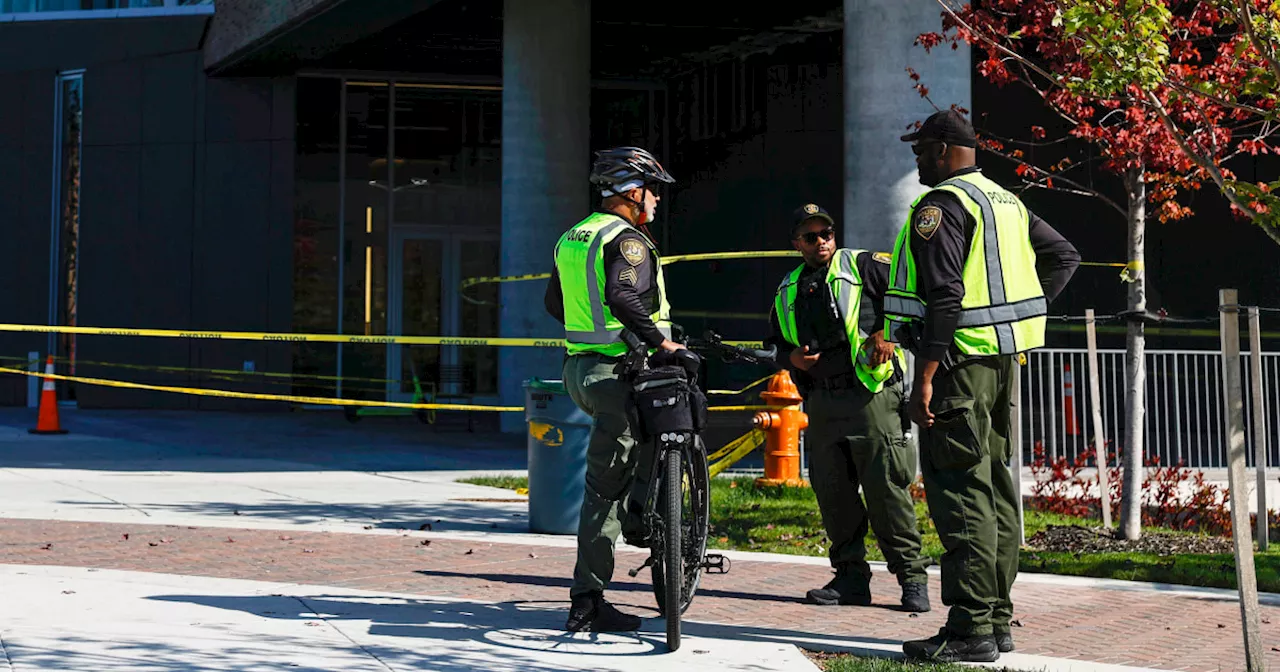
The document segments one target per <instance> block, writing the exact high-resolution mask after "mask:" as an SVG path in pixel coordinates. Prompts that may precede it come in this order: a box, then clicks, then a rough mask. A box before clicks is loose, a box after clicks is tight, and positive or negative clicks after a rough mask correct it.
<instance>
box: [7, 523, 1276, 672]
mask: <svg viewBox="0 0 1280 672" xmlns="http://www.w3.org/2000/svg"><path fill="white" fill-rule="evenodd" d="M126 534H127V535H128V538H127V539H126V538H125V535H126ZM424 540H427V541H430V543H429V545H425V546H424V545H423V544H422V542H423V541H424ZM573 559H574V552H573V550H572V549H571V548H555V547H547V546H530V545H520V544H509V543H489V542H484V541H478V542H470V541H459V540H456V539H439V538H436V539H432V538H431V537H430V533H415V534H413V535H408V536H393V535H372V534H370V535H362V534H341V533H326V532H281V531H264V530H237V529H225V528H208V527H201V528H194V527H178V526H169V525H134V524H128V525H125V524H107V523H75V522H62V521H44V520H17V519H0V563H3V564H41V565H64V566H75V567H95V568H102V569H125V570H140V571H150V572H162V573H168V574H181V575H192V576H208V577H217V578H236V579H260V580H269V581H279V582H298V583H307V584H314V585H327V586H337V587H347V588H357V589H363V590H373V591H393V592H401V593H410V594H422V595H432V596H440V597H458V598H466V599H474V600H483V601H493V602H507V603H522V604H529V603H543V604H544V605H545V604H546V603H559V604H565V606H567V594H568V587H569V578H568V577H569V576H570V575H571V574H572V569H573ZM642 560H643V555H641V554H638V553H624V554H621V555H620V563H619V569H618V570H617V572H616V577H615V583H614V586H613V587H612V588H611V593H610V596H611V599H612V600H613V601H614V602H615V603H617V604H619V605H622V606H624V608H629V610H631V611H633V612H635V613H639V614H641V615H642V616H646V617H654V616H656V615H657V611H656V609H655V607H654V601H653V594H652V591H651V589H650V586H649V583H648V572H647V571H646V572H644V573H641V574H640V575H639V577H637V579H631V578H630V577H628V576H627V575H626V569H629V568H630V567H631V566H633V565H638V564H639V563H640V562H641V561H642ZM829 576H830V572H829V570H827V569H826V568H824V567H820V566H809V565H802V564H792V563H780V562H767V561H754V560H753V561H741V560H739V561H735V562H734V563H733V566H732V571H731V573H729V574H727V575H707V576H705V577H704V579H703V582H702V587H701V589H700V590H699V592H698V597H697V599H696V600H695V602H694V604H693V606H692V607H691V608H690V610H689V611H688V612H687V615H686V618H687V619H689V620H692V621H700V622H703V623H715V624H718V625H719V626H725V631H726V633H732V636H734V637H739V638H751V639H761V640H769V639H776V638H780V637H786V636H803V635H805V634H822V635H835V636H840V635H850V636H856V637H858V638H860V639H863V640H868V639H871V640H879V641H882V642H887V643H896V642H900V641H901V640H903V639H907V638H913V637H916V636H927V635H931V634H933V633H934V632H935V631H936V630H937V628H938V627H939V626H940V625H941V624H942V623H943V621H944V620H945V611H944V609H943V608H942V607H941V604H940V603H941V599H940V595H939V586H938V584H937V577H936V576H934V577H933V582H934V583H933V585H932V586H931V597H932V599H933V602H934V610H933V611H932V612H930V613H928V614H923V615H919V616H912V615H909V614H905V613H902V612H900V611H897V610H895V609H894V607H895V606H896V604H897V595H898V592H897V591H898V589H897V585H896V583H895V582H894V581H893V579H892V577H891V576H889V575H888V574H886V573H884V572H877V573H876V574H875V577H874V582H873V584H872V590H873V592H874V593H875V595H876V604H875V605H873V606H871V607H864V608H859V607H841V608H829V607H828V608H823V607H816V606H812V605H807V604H804V603H802V602H801V601H800V599H799V596H800V595H803V593H804V591H805V590H807V589H808V588H810V587H813V586H817V585H821V584H822V583H824V582H825V581H826V580H827V579H828V578H829ZM1014 599H1015V604H1016V618H1017V619H1018V621H1019V622H1020V623H1021V624H1022V627H1021V628H1017V629H1015V632H1014V636H1015V638H1016V640H1017V645H1018V650H1019V652H1020V653H1028V654H1038V655H1044V656H1054V657H1058V658H1072V659H1076V660H1092V661H1095V662H1101V663H1115V664H1124V665H1135V666H1141V667H1154V668H1162V669H1169V670H1179V669H1181V670H1236V669H1243V647H1242V644H1241V637H1240V634H1239V613H1240V612H1239V607H1238V605H1237V604H1236V602H1234V601H1232V600H1230V599H1228V598H1223V597H1220V596H1217V595H1207V594H1196V595H1188V594H1185V593H1172V592H1162V591H1137V590H1124V589H1114V588H1108V587H1096V586H1088V587H1085V586H1067V585H1052V584H1046V583H1036V582H1033V581H1022V582H1019V583H1018V584H1017V585H1016V586H1015V588H1014ZM1262 614H1263V619H1264V620H1263V626H1262V631H1263V645H1264V647H1266V649H1267V662H1268V665H1269V666H1280V607H1273V606H1264V607H1263V608H1262ZM1272 647H1277V648H1272ZM1080 651H1088V652H1090V653H1088V654H1081V653H1079V652H1080Z"/></svg>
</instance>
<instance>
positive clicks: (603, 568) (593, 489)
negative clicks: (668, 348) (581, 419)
mask: <svg viewBox="0 0 1280 672" xmlns="http://www.w3.org/2000/svg"><path fill="white" fill-rule="evenodd" d="M616 367H617V361H616V360H614V359H612V358H607V357H601V356H600V355H596V354H582V355H572V356H570V357H568V358H567V359H566V360H565V364H564V383H565V388H566V390H567V391H568V392H569V398H571V399H573V403H575V404H577V406H578V408H581V409H582V411H583V412H584V413H586V414H587V415H590V416H591V418H592V427H591V438H590V441H589V443H588V445H587V487H586V493H585V497H583V500H582V513H581V517H580V519H579V521H578V564H577V566H576V567H574V570H573V587H572V588H571V589H570V591H569V595H570V598H573V597H577V596H578V595H582V594H585V593H589V592H592V591H597V590H598V591H603V590H604V589H605V588H607V587H608V585H609V581H610V580H611V579H612V578H613V549H614V544H615V543H616V542H617V540H618V534H619V533H620V532H621V531H622V527H623V525H627V524H634V523H631V522H630V521H629V520H628V517H627V515H626V513H627V508H628V502H629V501H632V500H634V501H636V502H638V503H639V505H640V506H643V503H644V499H645V495H646V494H647V490H648V487H649V472H650V470H651V469H652V468H653V448H652V442H649V443H643V444H642V443H640V442H638V441H637V440H636V438H635V437H636V435H637V432H636V431H635V429H634V428H633V427H632V420H631V418H632V417H633V416H632V415H631V414H630V412H629V409H630V408H631V387H630V386H629V385H627V383H626V382H624V381H623V380H621V379H620V378H619V376H618V374H617V373H616V372H615V371H614V369H615V368H616ZM628 493H630V496H629V497H628V496H627V495H628ZM630 531H631V530H630V529H628V532H630Z"/></svg>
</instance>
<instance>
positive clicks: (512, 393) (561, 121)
mask: <svg viewBox="0 0 1280 672" xmlns="http://www.w3.org/2000/svg"><path fill="white" fill-rule="evenodd" d="M590 101H591V3H590V0H541V1H540V2H528V0H506V4H505V8H504V16H503V35H502V274H503V275H521V274H525V273H545V272H549V271H550V270H551V266H552V254H553V251H554V247H555V242H556V239H557V238H559V237H560V234H561V233H562V232H564V231H565V230H566V229H568V228H569V227H571V226H573V224H575V223H577V222H578V221H579V220H581V219H582V218H583V217H585V216H587V214H588V210H589V208H590V207H591V203H590V200H589V198H588V197H589V195H590V194H589V190H588V188H587V173H588V171H589V170H590V159H591V152H590V148H589V147H588V142H589V140H590V125H589V108H590ZM546 284H547V283H546V281H528V282H512V283H504V284H503V285H502V311H501V327H502V335H503V336H511V337H552V338H560V337H562V336H563V335H564V327H562V326H561V325H560V324H559V323H557V322H556V321H555V320H554V319H552V318H551V317H550V316H548V315H547V314H546V311H545V310H544V308H543V303H542V297H543V292H544V291H545V290H546ZM500 353H501V354H500V356H499V362H500V364H501V372H500V374H499V375H500V378H499V385H500V388H501V393H502V402H503V404H504V405H513V406H519V405H521V404H523V403H524V391H523V389H522V387H521V384H522V383H523V382H524V381H525V380H527V379H529V378H531V377H538V378H542V379H559V378H560V369H561V363H562V362H563V356H564V351H563V350H560V349H553V348H503V349H502V350H501V351H500ZM501 417H502V429H503V431H509V432H519V431H524V429H523V428H524V416H523V414H518V413H503V414H502V416H501Z"/></svg>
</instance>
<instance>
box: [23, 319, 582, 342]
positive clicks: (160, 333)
mask: <svg viewBox="0 0 1280 672" xmlns="http://www.w3.org/2000/svg"><path fill="white" fill-rule="evenodd" d="M0 331H23V332H38V333H54V334H90V335H95V336H150V337H159V338H192V339H201V340H227V341H268V342H285V343H366V344H367V343H372V344H400V345H463V346H486V345H487V346H507V347H534V348H562V347H564V339H562V338H460V337H456V336H363V335H361V336H350V335H347V334H284V333H270V332H258V331H181V330H178V329H106V328H102V327H64V326H53V325H43V324H0Z"/></svg>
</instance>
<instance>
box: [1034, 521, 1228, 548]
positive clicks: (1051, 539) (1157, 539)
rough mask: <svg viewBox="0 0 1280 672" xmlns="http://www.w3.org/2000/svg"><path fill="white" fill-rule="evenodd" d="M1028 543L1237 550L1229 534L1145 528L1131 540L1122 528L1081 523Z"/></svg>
mask: <svg viewBox="0 0 1280 672" xmlns="http://www.w3.org/2000/svg"><path fill="white" fill-rule="evenodd" d="M1027 546H1030V547H1031V548H1033V549H1035V550H1037V551H1056V552H1060V553H1151V554H1154V555H1180V554H1186V553H1226V554H1231V553H1233V552H1234V549H1233V547H1232V545H1231V539H1230V538H1228V537H1210V536H1206V535H1199V534H1174V533H1165V532H1148V531H1144V532H1143V533H1142V537H1141V538H1139V539H1136V540H1129V539H1124V538H1122V537H1121V536H1120V532H1119V530H1108V529H1105V528H1102V527H1082V526H1079V525H1070V526H1066V525H1050V526H1049V527H1046V528H1045V529H1043V530H1041V531H1039V532H1036V533H1035V534H1034V535H1032V537H1031V538H1030V539H1027Z"/></svg>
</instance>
